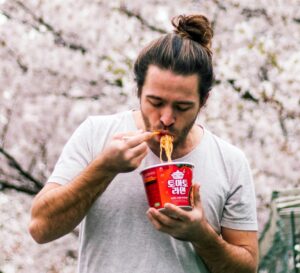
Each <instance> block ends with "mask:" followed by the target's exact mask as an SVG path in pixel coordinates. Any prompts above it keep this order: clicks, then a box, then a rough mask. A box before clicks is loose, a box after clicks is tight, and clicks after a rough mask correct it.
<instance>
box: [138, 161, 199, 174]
mask: <svg viewBox="0 0 300 273" xmlns="http://www.w3.org/2000/svg"><path fill="white" fill-rule="evenodd" d="M169 165H188V166H190V167H191V168H194V167H195V165H194V164H193V163H190V162H183V161H182V162H181V161H178V162H176V161H173V162H165V163H160V164H155V165H152V166H149V167H146V168H144V169H142V170H141V171H140V174H142V172H144V171H146V170H149V169H152V168H157V167H162V166H169Z"/></svg>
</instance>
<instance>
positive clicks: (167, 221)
mask: <svg viewBox="0 0 300 273" xmlns="http://www.w3.org/2000/svg"><path fill="white" fill-rule="evenodd" d="M147 216H148V218H149V220H150V222H151V223H152V224H153V226H154V227H155V228H156V229H157V230H160V231H163V232H166V231H167V230H169V229H174V228H176V227H177V226H178V225H180V224H181V220H180V219H175V218H173V217H169V216H167V215H165V214H164V213H162V212H160V211H158V210H156V209H154V208H150V209H149V210H148V211H147Z"/></svg>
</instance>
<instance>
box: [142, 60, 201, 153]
mask: <svg viewBox="0 0 300 273" xmlns="http://www.w3.org/2000/svg"><path fill="white" fill-rule="evenodd" d="M140 104H141V105H140V107H141V113H142V117H143V120H144V124H145V127H146V130H147V131H154V130H160V131H163V132H165V133H168V134H170V135H172V136H173V137H174V149H176V148H177V147H180V146H181V145H184V142H185V139H186V137H187V135H188V133H189V131H190V129H191V128H192V127H193V124H194V122H195V120H196V118H197V115H198V112H199V110H200V102H199V94H198V76H197V75H196V74H193V75H189V76H183V75H177V74H174V73H173V72H172V71H171V70H162V69H160V68H158V67H157V66H154V65H150V66H149V68H148V72H147V76H146V80H145V83H144V86H143V88H142V92H141V97H140ZM158 142H159V136H157V137H155V138H153V139H152V140H151V141H150V142H149V146H150V148H152V149H154V150H156V149H157V147H159V145H158Z"/></svg>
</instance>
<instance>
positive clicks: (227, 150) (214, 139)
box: [205, 129, 246, 162]
mask: <svg viewBox="0 0 300 273" xmlns="http://www.w3.org/2000/svg"><path fill="white" fill-rule="evenodd" d="M205 133H206V134H207V138H208V141H209V143H210V145H211V146H214V148H215V149H216V150H217V151H218V152H219V153H220V155H221V156H222V157H223V158H224V160H225V161H226V162H228V161H229V162H240V161H241V160H243V161H244V160H245V159H246V156H245V153H244V152H243V151H242V150H241V149H240V148H239V147H237V146H235V145H233V144H232V143H230V142H229V141H227V140H224V139H222V138H220V137H218V136H217V135H215V134H213V133H212V132H210V131H209V130H207V129H205Z"/></svg>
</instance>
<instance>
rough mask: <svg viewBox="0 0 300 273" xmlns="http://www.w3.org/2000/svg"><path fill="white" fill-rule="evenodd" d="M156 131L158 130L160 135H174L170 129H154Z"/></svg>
mask: <svg viewBox="0 0 300 273" xmlns="http://www.w3.org/2000/svg"><path fill="white" fill-rule="evenodd" d="M154 132H158V136H164V135H169V136H173V137H174V134H173V133H170V132H169V131H168V130H154Z"/></svg>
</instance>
